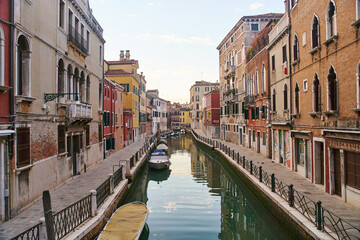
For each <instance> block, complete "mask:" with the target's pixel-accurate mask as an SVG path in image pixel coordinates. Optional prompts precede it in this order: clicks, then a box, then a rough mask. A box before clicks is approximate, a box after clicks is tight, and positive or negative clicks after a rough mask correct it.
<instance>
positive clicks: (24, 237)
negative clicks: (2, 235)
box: [11, 223, 41, 240]
mask: <svg viewBox="0 0 360 240" xmlns="http://www.w3.org/2000/svg"><path fill="white" fill-rule="evenodd" d="M40 225H41V223H38V224H36V225H35V226H33V227H31V228H29V229H27V230H26V231H24V232H22V233H20V234H19V235H17V236H16V237H13V238H12V239H11V240H39V239H40V237H39V236H40Z"/></svg>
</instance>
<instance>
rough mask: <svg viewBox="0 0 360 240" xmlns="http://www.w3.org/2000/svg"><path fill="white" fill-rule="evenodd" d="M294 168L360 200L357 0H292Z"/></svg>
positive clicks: (329, 189)
mask: <svg viewBox="0 0 360 240" xmlns="http://www.w3.org/2000/svg"><path fill="white" fill-rule="evenodd" d="M289 9H290V11H289V13H290V20H291V31H290V43H291V44H292V46H291V49H292V51H291V65H292V66H291V74H292V82H293V84H292V89H291V90H292V92H293V109H292V116H293V121H294V129H293V130H292V131H291V137H292V145H293V159H294V163H293V170H294V171H297V172H299V173H300V174H301V175H303V176H305V177H306V178H308V179H309V180H310V181H312V182H313V183H315V184H319V185H322V186H323V189H324V191H326V192H328V193H330V194H336V195H339V196H340V197H342V198H343V199H344V200H345V201H347V202H349V203H351V204H354V205H357V206H360V201H359V197H360V192H359V190H360V165H359V158H360V129H359V124H360V121H359V120H360V117H359V113H360V110H359V107H360V105H359V95H360V93H359V88H360V80H359V68H360V55H359V54H355V53H359V52H360V45H359V31H360V30H359V27H360V24H359V23H360V20H359V18H360V14H359V1H358V0H353V1H352V0H351V1H350V0H327V1H310V0H303V1H296V2H295V1H290V5H289Z"/></svg>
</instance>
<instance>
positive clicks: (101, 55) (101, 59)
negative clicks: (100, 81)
mask: <svg viewBox="0 0 360 240" xmlns="http://www.w3.org/2000/svg"><path fill="white" fill-rule="evenodd" d="M103 61H104V60H103V54H102V46H101V45H100V46H99V63H100V65H102V63H103Z"/></svg>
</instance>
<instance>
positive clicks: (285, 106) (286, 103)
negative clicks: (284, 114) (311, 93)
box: [284, 83, 288, 110]
mask: <svg viewBox="0 0 360 240" xmlns="http://www.w3.org/2000/svg"><path fill="white" fill-rule="evenodd" d="M287 109H288V88H287V84H286V83H285V84H284V110H287Z"/></svg>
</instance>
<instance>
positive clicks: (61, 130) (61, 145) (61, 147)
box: [58, 125, 65, 154]
mask: <svg viewBox="0 0 360 240" xmlns="http://www.w3.org/2000/svg"><path fill="white" fill-rule="evenodd" d="M64 152H65V125H58V153H59V154H60V153H64Z"/></svg>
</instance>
